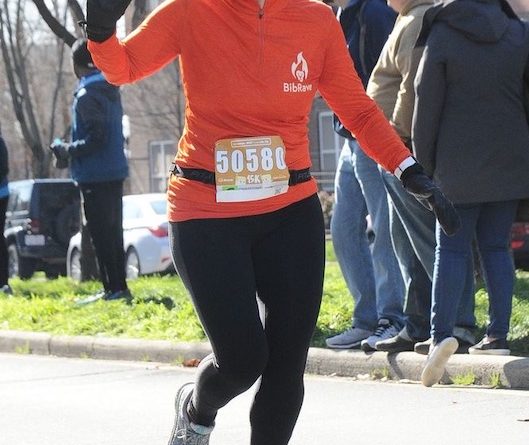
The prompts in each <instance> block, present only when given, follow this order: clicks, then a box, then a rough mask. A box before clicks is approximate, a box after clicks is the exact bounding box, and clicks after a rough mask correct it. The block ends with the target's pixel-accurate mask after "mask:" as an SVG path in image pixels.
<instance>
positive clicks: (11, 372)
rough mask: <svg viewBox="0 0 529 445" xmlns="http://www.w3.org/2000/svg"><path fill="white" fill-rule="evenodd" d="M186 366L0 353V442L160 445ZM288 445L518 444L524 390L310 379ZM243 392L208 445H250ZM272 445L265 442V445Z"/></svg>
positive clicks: (524, 428) (527, 417)
mask: <svg viewBox="0 0 529 445" xmlns="http://www.w3.org/2000/svg"><path fill="white" fill-rule="evenodd" d="M194 372H195V371H194V370H193V369H182V368H177V367H171V366H168V365H156V364H151V363H137V362H116V361H98V360H88V359H86V360H83V359H65V358H55V357H43V356H31V355H15V354H0V445H159V444H160V445H165V444H166V443H167V438H168V435H169V431H170V429H171V426H172V417H173V406H172V404H173V397H174V393H175V391H176V388H177V387H178V386H179V385H180V384H182V383H184V382H186V381H189V380H192V379H193V376H194ZM306 383H307V384H306V387H307V391H306V398H305V404H304V407H303V410H302V413H301V416H300V419H299V422H298V426H297V427H296V431H295V433H294V436H293V438H292V440H291V444H290V445H353V444H361V445H379V444H384V445H388V444H391V445H425V444H428V445H441V444H442V445H446V444H450V445H459V444H461V445H463V444H465V445H466V444H469V443H470V444H472V443H476V444H478V443H479V444H480V445H489V444H490V445H497V444H501V445H522V444H523V445H526V444H527V443H529V392H528V391H512V390H509V391H507V390H491V389H477V388H454V387H437V388H429V389H428V388H424V387H422V386H420V385H418V384H403V383H399V384H396V383H379V382H360V381H352V380H348V379H340V378H322V377H310V376H309V377H308V378H307V381H306ZM250 400H251V391H250V392H248V393H246V394H244V395H242V396H240V397H238V398H237V399H235V400H234V401H232V402H231V403H230V404H229V405H228V406H227V407H226V408H225V409H224V410H222V411H221V412H220V414H219V416H218V418H217V428H216V429H215V431H214V433H213V434H212V437H211V445H248V443H249V426H248V421H247V418H248V414H247V413H248V407H249V404H250ZM270 445H273V444H270Z"/></svg>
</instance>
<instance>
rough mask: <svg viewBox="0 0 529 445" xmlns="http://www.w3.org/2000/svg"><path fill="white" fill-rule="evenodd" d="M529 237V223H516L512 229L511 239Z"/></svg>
mask: <svg viewBox="0 0 529 445" xmlns="http://www.w3.org/2000/svg"><path fill="white" fill-rule="evenodd" d="M527 235H529V223H514V224H513V226H512V229H511V238H522V237H524V236H527Z"/></svg>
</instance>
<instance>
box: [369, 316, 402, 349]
mask: <svg viewBox="0 0 529 445" xmlns="http://www.w3.org/2000/svg"><path fill="white" fill-rule="evenodd" d="M398 333H399V330H398V329H397V328H396V327H395V326H393V325H392V324H391V322H390V321H389V320H388V319H387V318H381V319H380V320H379V322H378V326H377V328H376V329H375V332H374V333H373V335H370V336H369V337H367V338H366V339H365V340H362V343H361V346H360V347H361V348H362V351H364V352H371V351H376V350H377V348H376V344H377V342H379V341H382V340H387V339H388V338H392V337H395V336H396V335H397V334H398Z"/></svg>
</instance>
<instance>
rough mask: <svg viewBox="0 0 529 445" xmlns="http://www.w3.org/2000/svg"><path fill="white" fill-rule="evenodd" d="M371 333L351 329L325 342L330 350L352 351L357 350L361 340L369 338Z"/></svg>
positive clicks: (365, 330)
mask: <svg viewBox="0 0 529 445" xmlns="http://www.w3.org/2000/svg"><path fill="white" fill-rule="evenodd" d="M372 333H373V331H368V330H367V329H360V328H355V327H354V326H353V327H352V328H349V329H347V331H344V332H342V333H341V334H338V335H335V336H334V337H330V338H328V339H327V340H325V343H326V344H327V347H328V348H331V349H353V348H358V347H359V346H360V343H361V342H362V340H364V339H366V338H367V337H369V336H370V335H371V334H372Z"/></svg>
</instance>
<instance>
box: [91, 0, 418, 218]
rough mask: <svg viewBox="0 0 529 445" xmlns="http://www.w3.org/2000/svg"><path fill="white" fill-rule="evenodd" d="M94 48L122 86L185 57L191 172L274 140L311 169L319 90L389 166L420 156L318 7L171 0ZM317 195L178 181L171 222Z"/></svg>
mask: <svg viewBox="0 0 529 445" xmlns="http://www.w3.org/2000/svg"><path fill="white" fill-rule="evenodd" d="M89 49H90V51H91V53H92V55H93V59H94V61H95V63H96V65H97V66H98V67H99V68H100V69H101V70H102V72H103V73H104V75H105V77H106V78H107V79H108V81H109V82H111V83H113V84H117V85H120V84H125V83H129V82H135V81H138V80H140V79H142V78H144V77H146V76H148V75H150V74H152V73H154V72H155V71H157V70H159V69H160V68H162V67H163V66H165V65H166V64H168V63H169V62H171V61H172V60H174V59H175V58H176V57H178V56H179V57H180V67H181V71H182V80H183V87H184V92H185V95H186V98H187V105H186V110H185V128H184V132H183V135H182V137H181V139H180V141H179V144H178V153H177V155H176V162H177V163H178V164H179V165H180V166H181V167H189V168H202V169H206V170H209V171H214V170H215V167H214V165H215V163H214V147H215V142H216V141H217V140H220V139H227V138H234V137H246V136H269V135H279V136H281V137H282V139H283V141H284V144H285V147H286V161H287V166H288V168H289V169H291V170H292V169H295V170H300V169H304V168H307V167H309V166H310V165H311V160H310V153H309V144H308V128H307V124H308V119H309V113H310V111H311V105H312V101H313V98H314V95H315V94H316V92H317V91H319V92H320V94H321V95H322V97H323V98H324V99H325V100H326V101H327V103H328V104H329V106H330V107H331V108H332V109H333V110H334V112H335V113H336V114H337V115H338V116H339V118H340V121H341V122H342V123H343V124H344V125H345V126H346V127H347V128H348V129H349V130H350V131H351V132H352V133H353V134H354V135H355V136H356V138H357V139H358V142H359V143H360V145H361V146H362V148H363V149H364V150H365V151H366V152H367V154H368V155H369V156H371V157H372V158H373V159H375V160H376V161H377V162H378V163H379V164H381V165H382V166H383V167H384V168H385V169H386V170H388V171H390V172H394V171H395V169H396V167H397V166H398V165H399V164H400V163H401V162H402V161H403V160H404V159H405V158H407V157H409V156H410V152H409V150H408V149H407V148H406V147H405V146H404V145H403V144H402V143H401V141H400V139H399V137H398V136H397V134H396V133H395V132H394V131H393V130H392V129H391V127H390V125H389V124H388V122H387V121H386V119H385V118H384V116H383V114H382V112H381V111H380V110H379V109H378V108H377V106H376V105H375V103H374V102H373V101H372V100H371V99H370V98H368V97H367V96H366V94H365V93H364V88H363V86H362V83H361V82H360V80H359V78H358V76H357V74H356V71H355V70H354V67H353V62H352V60H351V57H350V56H349V52H348V50H347V47H346V43H345V38H344V36H343V33H342V30H341V28H340V25H339V23H338V21H337V20H336V18H335V16H334V15H333V13H332V11H331V9H330V8H329V7H328V6H326V5H324V4H322V3H320V2H318V1H315V0H266V2H265V5H264V8H263V9H260V8H259V5H258V3H257V0H168V1H166V2H165V3H163V4H162V5H160V6H159V7H158V8H157V9H155V10H154V11H153V12H152V13H151V14H150V16H149V17H148V18H147V19H146V20H145V21H144V23H143V24H141V25H140V26H139V27H138V28H137V29H136V30H135V31H133V32H132V33H131V34H130V35H129V36H127V37H126V38H125V39H124V40H122V41H119V40H118V39H117V38H116V37H115V36H113V37H111V38H110V39H108V40H106V41H105V42H102V43H96V42H89ZM299 54H301V59H300V58H299ZM303 60H304V61H305V62H304V63H302V61H303ZM316 190H317V186H316V183H315V181H314V180H311V181H308V182H305V183H301V184H298V185H295V186H291V187H290V188H289V190H288V192H287V193H285V194H282V195H277V196H274V197H272V198H267V199H262V200H258V201H250V202H242V203H241V202H239V203H233V202H223V203H217V202H216V200H215V187H214V186H213V185H206V184H203V183H201V182H198V181H193V180H188V179H183V178H177V177H174V176H171V178H170V180H169V184H168V200H169V208H168V212H169V220H170V221H185V220H188V219H196V218H223V217H237V216H245V215H257V214H262V213H267V212H271V211H275V210H278V209H280V208H282V207H285V206H287V205H289V204H291V203H293V202H296V201H299V200H301V199H303V198H306V197H308V196H310V195H311V194H313V193H315V192H316Z"/></svg>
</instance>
